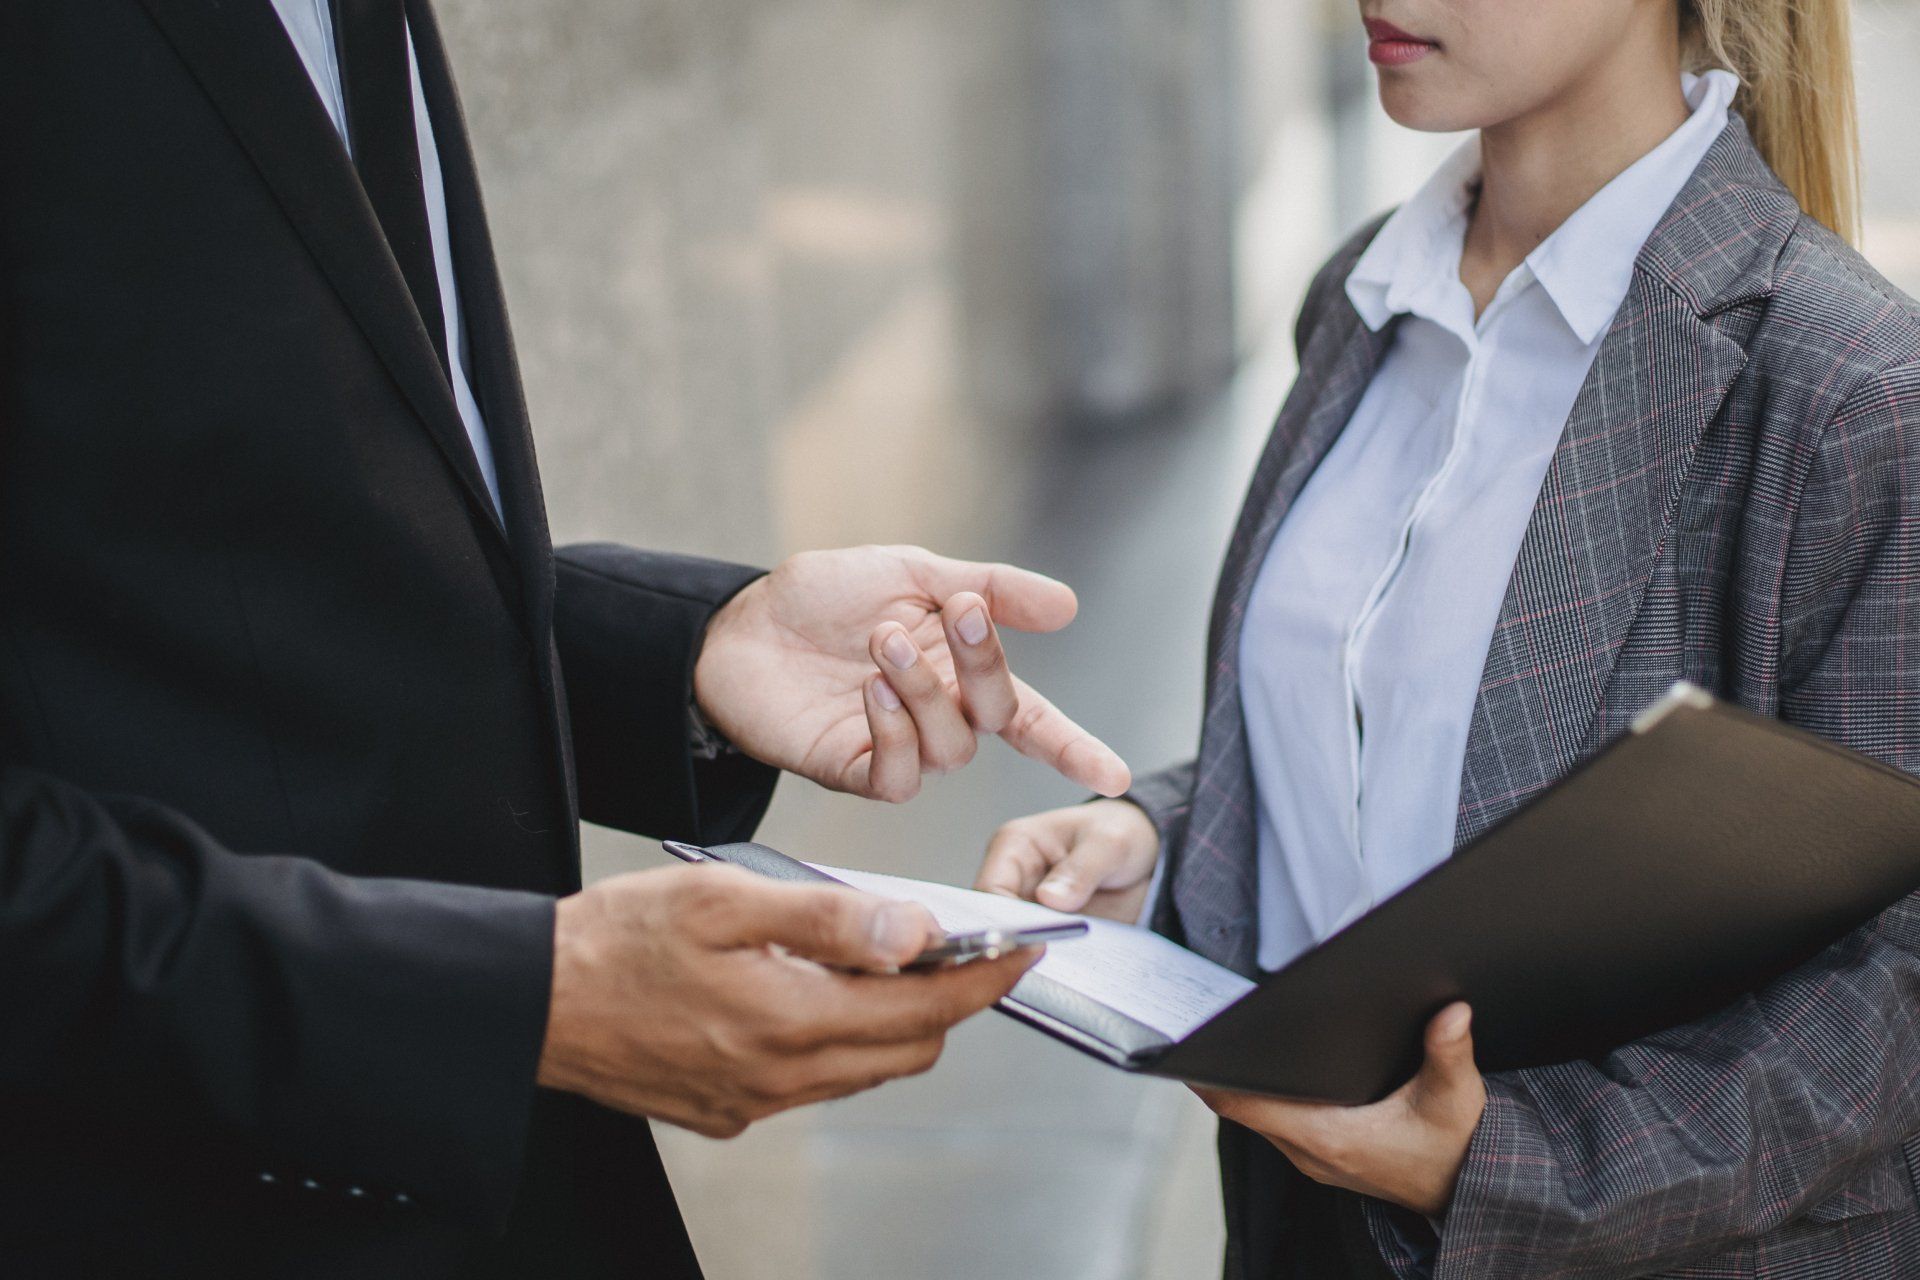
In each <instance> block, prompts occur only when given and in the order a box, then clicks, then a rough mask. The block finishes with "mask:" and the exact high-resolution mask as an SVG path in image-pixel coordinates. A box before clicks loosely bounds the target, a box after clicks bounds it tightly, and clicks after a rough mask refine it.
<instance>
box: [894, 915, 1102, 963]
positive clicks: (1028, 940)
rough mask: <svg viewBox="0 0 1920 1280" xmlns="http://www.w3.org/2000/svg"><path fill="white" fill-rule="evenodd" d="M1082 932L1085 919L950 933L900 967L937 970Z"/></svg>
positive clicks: (1084, 930)
mask: <svg viewBox="0 0 1920 1280" xmlns="http://www.w3.org/2000/svg"><path fill="white" fill-rule="evenodd" d="M1086 931H1087V922H1086V921H1085V920H1062V921H1060V922H1059V923H1057V924H1039V925H1030V926H1028V927H1027V928H1024V929H980V930H977V931H975V932H972V933H950V934H948V935H947V936H946V937H945V938H944V939H942V940H941V941H939V942H936V943H934V944H933V945H932V946H930V947H928V948H927V949H926V950H925V951H922V952H921V953H920V954H919V955H917V956H915V957H914V958H913V959H912V960H910V961H908V962H907V963H906V964H905V965H903V966H902V968H904V969H908V970H912V969H938V968H940V967H942V966H943V965H952V964H965V963H966V962H967V961H969V960H995V959H998V958H999V957H1001V956H1003V955H1005V954H1007V952H1009V951H1018V950H1019V949H1020V948H1021V947H1037V946H1040V945H1042V944H1043V943H1048V942H1064V941H1066V940H1067V939H1068V938H1077V937H1079V936H1080V935H1082V934H1084V933H1085V932H1086Z"/></svg>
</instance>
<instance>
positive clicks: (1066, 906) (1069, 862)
mask: <svg viewBox="0 0 1920 1280" xmlns="http://www.w3.org/2000/svg"><path fill="white" fill-rule="evenodd" d="M1126 861H1127V847H1126V845H1125V844H1123V843H1122V842H1121V841H1120V840H1118V839H1116V838H1115V837H1114V836H1113V835H1112V834H1111V833H1109V832H1106V831H1103V830H1101V829H1100V828H1098V827H1095V826H1092V825H1085V826H1082V827H1081V829H1080V830H1079V832H1078V833H1077V834H1076V837H1075V839H1074V841H1073V843H1072V844H1071V845H1069V846H1068V848H1067V855H1066V857H1064V858H1062V859H1060V861H1059V862H1057V863H1055V864H1054V866H1053V869H1052V870H1051V871H1049V872H1048V873H1047V874H1046V875H1045V876H1044V877H1043V878H1042V879H1041V881H1040V885H1039V887H1038V888H1037V889H1035V890H1034V894H1033V900H1034V901H1035V902H1038V903H1040V904H1041V905H1042V906H1046V907H1052V908H1053V909H1054V910H1055V911H1079V910H1082V909H1083V908H1085V907H1086V905H1087V903H1088V901H1089V900H1090V899H1092V897H1093V895H1094V892H1095V891H1096V890H1098V889H1102V888H1106V887H1108V886H1107V881H1109V880H1111V879H1113V878H1114V877H1115V875H1116V873H1118V872H1119V871H1120V870H1121V868H1122V867H1124V866H1125V865H1126Z"/></svg>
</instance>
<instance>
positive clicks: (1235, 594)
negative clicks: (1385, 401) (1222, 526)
mask: <svg viewBox="0 0 1920 1280" xmlns="http://www.w3.org/2000/svg"><path fill="white" fill-rule="evenodd" d="M1390 335H1391V326H1389V327H1387V328H1386V329H1383V330H1381V331H1380V332H1378V333H1376V332H1374V331H1373V330H1371V329H1369V328H1367V326H1366V324H1365V323H1364V322H1362V321H1361V319H1360V316H1359V313H1357V312H1356V311H1354V309H1353V307H1352V304H1350V303H1349V302H1348V301H1347V299H1346V294H1345V292H1344V290H1342V291H1341V292H1340V293H1339V295H1338V297H1337V300H1336V301H1335V302H1334V310H1333V314H1332V315H1330V316H1328V317H1327V319H1326V320H1325V321H1324V322H1323V323H1321V324H1320V325H1319V327H1318V328H1317V329H1316V330H1315V332H1314V335H1313V337H1312V338H1311V339H1310V340H1309V342H1308V344H1307V348H1306V350H1305V352H1304V353H1302V357H1301V362H1300V376H1299V378H1298V379H1297V380H1296V381H1295V383H1294V387H1293V391H1292V392H1291V393H1290V394H1289V395H1288V396H1287V401H1286V404H1285V405H1283V406H1282V407H1281V410H1280V417H1279V419H1278V421H1277V422H1276V423H1275V424H1274V428H1273V434H1272V435H1271V436H1270V437H1269V438H1268V441H1267V446H1266V449H1265V450H1264V451H1263V452H1262V454H1261V456H1260V461H1259V464H1258V465H1257V466H1256V467H1255V468H1254V473H1253V481H1252V483H1251V485H1250V486H1249V488H1248V491H1247V499H1246V502H1245V504H1244V505H1243V506H1242V507H1241V509H1240V517H1239V520H1238V522H1237V523H1236V525H1235V528H1234V532H1233V537H1232V539H1231V541H1229V542H1228V544H1227V554H1226V560H1225V563H1224V565H1223V566H1222V568H1221V571H1220V583H1219V587H1218V589H1217V591H1216V593H1215V595H1214V605H1213V616H1212V621H1211V625H1210V627H1209V631H1208V639H1207V655H1208V661H1207V692H1206V714H1205V719H1204V721H1203V723H1202V726H1201V731H1200V755H1199V759H1198V762H1197V764H1196V767H1195V769H1194V783H1193V810H1192V817H1191V819H1190V821H1189V824H1188V827H1187V836H1186V840H1185V842H1184V844H1183V846H1182V847H1181V849H1180V851H1179V853H1178V855H1177V857H1176V860H1175V865H1174V870H1173V882H1172V883H1173V901H1174V906H1175V909H1176V911H1177V912H1178V914H1179V919H1180V926H1181V931H1182V933H1183V935H1184V937H1185V940H1186V944H1187V946H1188V947H1190V948H1192V949H1193V950H1195V951H1198V952H1199V953H1200V954H1202V955H1204V956H1206V957H1207V958H1208V959H1211V960H1213V961H1215V962H1216V963H1219V964H1224V965H1226V966H1228V967H1229V968H1232V969H1235V970H1238V971H1239V972H1241V973H1252V972H1253V971H1254V956H1255V954H1256V952H1257V949H1258V945H1259V936H1258V924H1257V919H1256V911H1255V894H1254V884H1255V880H1254V844H1255V841H1254V832H1255V796H1254V785H1253V769H1252V765H1251V763H1250V761H1249V759H1248V755H1247V741H1246V725H1245V721H1244V719H1243V718H1242V716H1241V711H1240V625H1241V620H1242V619H1243V618H1244V617H1245V614H1246V607H1247V597H1248V596H1249V594H1250V593H1251V592H1252V590H1253V583H1254V579H1255V578H1256V577H1257V576H1258V574H1259V572H1260V565H1261V563H1262V562H1263V561H1264V560H1265V559H1266V553H1267V548H1268V547H1269V546H1271V545H1272V543H1273V537H1274V533H1275V531H1276V530H1278V529H1279V527H1280V522H1281V520H1282V519H1283V518H1284V517H1285V516H1286V513H1287V509H1288V508H1289V507H1290V506H1291V505H1292V504H1293V500H1294V498H1295V497H1297V496H1298V495H1299V493H1300V490H1301V488H1302V486H1304V485H1305V484H1306V482H1307V477H1309V476H1310V475H1312V474H1313V470H1314V468H1315V467H1317V466H1319V465H1320V460H1321V459H1322V458H1324V457H1325V456H1326V453H1327V450H1328V448H1330V447H1331V446H1332V444H1333V441H1334V439H1335V438H1336V437H1338V436H1339V434H1340V431H1341V428H1343V427H1345V426H1346V424H1347V420H1348V419H1349V418H1351V417H1352V416H1353V411H1354V408H1355V407H1356V406H1357V405H1358V404H1359V403H1360V397H1361V396H1362V395H1364V394H1365V392H1366V389H1367V384H1368V383H1369V382H1371V381H1372V379H1373V373H1374V370H1375V369H1376V368H1378V367H1379V363H1380V358H1381V356H1382V355H1383V354H1384V353H1385V351H1386V348H1387V343H1388V340H1389V338H1390Z"/></svg>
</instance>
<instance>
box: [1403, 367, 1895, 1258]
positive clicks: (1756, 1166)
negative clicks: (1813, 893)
mask: <svg viewBox="0 0 1920 1280" xmlns="http://www.w3.org/2000/svg"><path fill="white" fill-rule="evenodd" d="M1916 467H1920V365H1909V366H1904V367H1900V368H1896V369H1892V370H1888V371H1885V372H1883V373H1881V374H1879V375H1876V376H1874V377H1872V378H1871V379H1869V380H1868V381H1867V382H1866V384H1865V385H1864V386H1862V387H1861V388H1860V389H1858V390H1856V391H1855V392H1854V393H1853V394H1852V395H1850V396H1849V397H1848V398H1847V400H1846V402H1845V403H1844V404H1843V406H1842V408H1841V410H1840V411H1839V413H1838V414H1837V415H1836V417H1835V419H1834V420H1833V422H1832V423H1831V424H1830V425H1829V426H1828V427H1827V429H1826V430H1825V431H1824V433H1823V434H1822V437H1821V440H1820V443H1819V447H1818V450H1817V452H1816V453H1815V455H1814V458H1813V461H1812V463H1811V465H1810V468H1809V472H1808V477H1807V480H1806V482H1805V484H1804V487H1803V491H1802V498H1801V502H1800V505H1799V512H1798V516H1797V519H1796V521H1795V526H1794V531H1793V535H1792V537H1793V541H1792V544H1791V548H1790V554H1789V558H1788V569H1787V579H1786V581H1785V582H1784V584H1783V587H1782V600H1783V613H1782V628H1783V633H1782V641H1781V685H1780V688H1781V697H1780V706H1779V714H1780V716H1781V717H1782V718H1783V719H1785V720H1788V721H1790V722H1792V723H1794V724H1797V725H1801V726H1803V727H1806V728H1808V729H1811V730H1813V731H1814V732H1816V733H1820V734H1822V735H1824V736H1826V737H1829V738H1833V739H1835V740H1837V741H1840V742H1842V743H1845V744H1846V745H1848V746H1851V747H1854V748H1856V749H1858V750H1861V751H1864V752H1866V753H1868V754H1870V755H1874V756H1877V757H1879V758H1881V759H1883V760H1886V761H1888V762H1889V763H1891V764H1894V765H1897V766H1899V767H1900V768H1903V769H1906V770H1908V771H1910V772H1920V718H1916V708H1920V486H1916V485H1915V484H1914V483H1913V481H1912V478H1911V477H1912V476H1913V475H1914V474H1915V473H1916V472H1915V469H1916ZM1487 1089H1488V1099H1487V1109H1486V1113H1485V1115H1484V1116H1483V1117H1482V1119H1481V1121H1480V1125H1479V1128H1478V1130H1477V1132H1476V1133H1475V1135H1474V1138H1473V1142H1472V1146H1471V1149H1470V1150H1469V1152H1468V1156H1467V1161H1466V1165H1465V1168H1464V1169H1463V1171H1462V1173H1461V1177H1460V1181H1459V1184H1458V1188H1457V1190H1456V1192H1455V1198H1454V1201H1453V1204H1452V1207H1451V1208H1450V1209H1449V1211H1448V1214H1447V1217H1446V1219H1445V1221H1444V1223H1443V1226H1442V1230H1441V1232H1440V1238H1439V1242H1438V1255H1437V1258H1436V1259H1435V1261H1434V1270H1435V1271H1436V1272H1437V1274H1438V1275H1439V1276H1440V1277H1442V1280H1453V1278H1456V1277H1473V1278H1474V1280H1506V1278H1508V1277H1515V1278H1517V1277H1521V1276H1525V1277H1529V1278H1530V1280H1574V1278H1575V1277H1578V1278H1580V1280H1601V1278H1610V1277H1628V1276H1638V1275H1645V1274H1647V1273H1650V1272H1658V1271H1664V1270H1667V1269H1668V1268H1671V1267H1674V1266H1676V1265H1679V1264H1681V1263H1683V1262H1685V1261H1687V1260H1689V1259H1697V1258H1702V1257H1707V1256H1711V1255H1714V1254H1717V1253H1722V1252H1725V1251H1727V1250H1729V1249H1733V1248H1736V1247H1738V1246H1739V1245H1740V1244H1742V1243H1743V1242H1747V1241H1751V1240H1753V1239H1755V1238H1756V1237H1759V1236H1762V1235H1765V1234H1767V1233H1769V1232H1772V1231H1775V1230H1777V1229H1778V1228H1780V1227H1781V1226H1783V1225H1784V1224H1786V1223H1788V1222H1792V1221H1796V1220H1800V1221H1805V1222H1808V1223H1811V1224H1815V1226H1816V1227H1817V1225H1818V1224H1820V1223H1823V1222H1824V1223H1828V1224H1832V1223H1835V1222H1838V1221H1839V1220H1842V1219H1846V1218H1852V1217H1856V1216H1857V1215H1859V1214H1862V1213H1872V1212H1875V1211H1877V1210H1885V1209H1893V1208H1899V1207H1903V1206H1907V1205H1910V1204H1911V1203H1912V1200H1913V1196H1914V1192H1913V1189H1912V1185H1911V1183H1910V1181H1909V1178H1908V1172H1907V1164H1906V1160H1905V1157H1904V1153H1903V1149H1902V1146H1903V1142H1904V1141H1905V1140H1907V1139H1909V1138H1910V1137H1911V1136H1912V1135H1916V1134H1920V894H1916V895H1913V896H1910V897H1908V898H1906V899H1903V900H1902V901H1900V902H1899V903H1897V904H1895V905H1894V906H1893V907H1891V908H1889V909H1888V910H1887V911H1886V912H1884V913H1883V914H1881V915H1880V916H1879V917H1878V918H1877V919H1875V920H1874V921H1872V922H1871V923H1869V924H1868V925H1866V926H1864V927H1862V928H1861V929H1859V930H1857V931H1855V932H1854V933H1853V934H1851V935H1850V936H1848V937H1847V938H1845V939H1843V940H1842V941H1840V942H1839V943H1837V944H1835V945H1834V946H1833V947H1831V948H1829V949H1828V950H1827V951H1826V952H1825V953H1823V954H1822V955H1821V956H1819V957H1818V958H1816V959H1815V960H1813V961H1811V962H1809V963H1808V964H1807V965H1805V966H1803V967H1802V968H1800V969H1798V970H1796V971H1795V972H1793V973H1791V974H1789V975H1788V976H1786V977H1785V978H1782V979H1780V980H1779V981H1777V982H1775V983H1773V984H1772V985H1771V986H1768V987H1766V988H1765V989H1763V990H1760V991H1757V992H1754V993H1753V994H1752V995H1750V996H1747V997H1745V998H1743V999H1741V1000H1740V1001H1738V1002H1736V1003H1735V1004H1733V1005H1731V1006H1729V1007H1728V1008H1726V1009H1723V1010H1721V1011H1720V1012H1719V1013H1718V1014H1716V1015H1714V1016H1712V1017H1709V1018H1707V1019H1705V1020H1703V1021H1700V1022H1696V1023H1693V1024H1691V1025H1689V1026H1684V1027H1680V1028H1677V1029H1675V1030H1672V1031H1668V1032H1664V1033H1662V1034H1660V1035H1657V1036H1652V1037H1649V1038H1648V1039H1645V1040H1641V1041H1638V1042H1636V1043H1633V1044H1629V1045H1627V1046H1625V1047H1623V1048H1621V1049H1619V1050H1617V1051H1615V1052H1614V1053H1612V1054H1609V1055H1608V1056H1607V1057H1606V1058H1605V1059H1603V1060H1601V1061H1597V1062H1581V1063H1568V1064H1565V1065H1562V1066H1556V1067H1550V1068H1544V1069H1538V1070H1529V1071H1520V1072H1514V1073H1510V1074H1504V1075H1499V1076H1494V1077H1491V1078H1489V1079H1488V1081H1487ZM1369 1216H1370V1218H1371V1219H1372V1225H1373V1227H1374V1236H1375V1240H1376V1242H1377V1243H1379V1244H1380V1245H1381V1246H1382V1249H1383V1252H1385V1253H1386V1254H1387V1257H1388V1260H1389V1261H1390V1262H1391V1263H1392V1264H1393V1265H1394V1268H1395V1270H1396V1271H1397V1272H1398V1273H1399V1274H1400V1275H1402V1276H1413V1275H1418V1274H1422V1273H1423V1271H1424V1269H1423V1268H1422V1267H1421V1266H1420V1265H1419V1264H1418V1262H1417V1260H1416V1259H1415V1258H1414V1256H1413V1254H1412V1252H1411V1251H1410V1250H1408V1249H1405V1248H1395V1247H1394V1243H1393V1241H1394V1233H1392V1232H1391V1230H1390V1229H1389V1228H1390V1217H1391V1215H1390V1214H1389V1213H1388V1211H1387V1210H1386V1208H1385V1206H1382V1205H1380V1204H1379V1203H1378V1202H1369Z"/></svg>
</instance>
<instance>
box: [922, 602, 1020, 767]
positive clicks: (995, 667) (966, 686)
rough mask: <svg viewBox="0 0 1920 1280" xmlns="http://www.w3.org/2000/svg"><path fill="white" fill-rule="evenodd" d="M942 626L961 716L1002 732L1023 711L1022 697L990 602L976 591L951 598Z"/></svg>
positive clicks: (984, 729) (979, 727)
mask: <svg viewBox="0 0 1920 1280" xmlns="http://www.w3.org/2000/svg"><path fill="white" fill-rule="evenodd" d="M940 624H941V626H942V627H943V628H944V629H945V631H946V633H947V651H948V652H949V653H951V654H952V655H953V672H954V676H955V678H956V679H957V680H958V682H959V685H960V704H961V708H962V711H963V712H964V714H965V715H966V718H967V720H968V721H969V722H970V723H971V724H972V725H973V727H974V728H975V729H976V730H978V731H979V732H981V733H999V732H1000V731H1001V730H1002V729H1004V728H1006V727H1007V725H1008V724H1009V723H1010V722H1011V721H1012V720H1013V716H1014V713H1015V712H1016V711H1018V710H1019V709H1020V695H1019V694H1018V693H1017V692H1015V690H1014V687H1013V673H1012V672H1011V671H1009V670H1008V669H1007V655H1006V652H1005V651H1004V650H1003V649H1001V647H1000V633H999V632H998V631H997V630H995V628H994V625H993V616H992V614H991V613H990V612H989V611H988V609H987V602H986V600H985V599H983V598H982V597H981V596H980V595H979V594H978V593H976V592H972V591H962V592H960V593H959V594H957V595H955V596H952V597H951V598H949V599H948V600H947V602H946V603H945V604H943V605H942V606H941V607H940Z"/></svg>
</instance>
